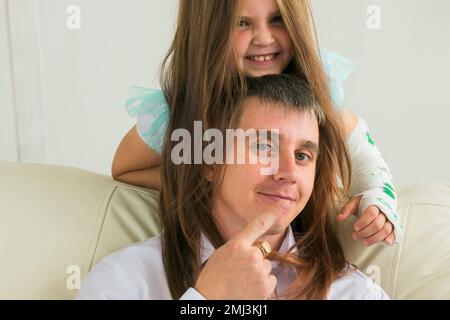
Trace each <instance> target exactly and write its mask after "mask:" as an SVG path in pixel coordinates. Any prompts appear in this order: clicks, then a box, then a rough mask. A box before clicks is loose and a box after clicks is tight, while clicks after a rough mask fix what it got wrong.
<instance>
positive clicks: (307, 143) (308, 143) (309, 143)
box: [302, 140, 319, 153]
mask: <svg viewBox="0 0 450 320" xmlns="http://www.w3.org/2000/svg"><path fill="white" fill-rule="evenodd" d="M302 148H305V149H310V150H311V151H313V152H315V153H317V152H318V151H319V146H318V145H317V143H315V142H313V141H311V140H306V141H304V142H303V143H302Z"/></svg>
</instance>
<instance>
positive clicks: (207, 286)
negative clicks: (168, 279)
mask: <svg viewBox="0 0 450 320" xmlns="http://www.w3.org/2000/svg"><path fill="white" fill-rule="evenodd" d="M275 219H276V217H275V216H274V214H271V213H268V214H262V215H260V216H258V217H256V219H255V220H253V221H252V222H250V223H249V224H248V225H247V226H246V227H245V228H244V229H243V230H242V231H241V232H240V233H239V234H237V235H236V236H234V237H233V238H232V239H231V240H229V241H228V242H227V243H226V244H225V245H223V246H222V247H220V248H219V249H217V250H216V251H215V252H214V254H213V255H212V256H211V257H210V258H209V259H208V262H207V263H206V265H205V267H204V268H203V270H202V272H201V273H200V275H199V277H198V279H197V282H196V284H195V289H196V290H197V291H198V292H199V293H200V294H201V295H202V296H203V297H205V298H206V299H208V300H265V299H268V298H269V297H270V295H271V294H272V293H273V291H274V290H275V286H276V283H277V279H276V278H275V276H273V275H271V274H270V273H271V271H272V264H271V262H270V261H269V260H267V259H265V258H264V256H263V254H262V252H261V250H260V249H258V248H257V247H255V246H253V242H254V241H255V240H258V238H260V237H261V236H263V235H264V234H265V233H266V232H267V230H269V229H270V228H271V227H272V225H273V223H274V221H275Z"/></svg>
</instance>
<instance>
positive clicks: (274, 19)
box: [234, 0, 294, 77]
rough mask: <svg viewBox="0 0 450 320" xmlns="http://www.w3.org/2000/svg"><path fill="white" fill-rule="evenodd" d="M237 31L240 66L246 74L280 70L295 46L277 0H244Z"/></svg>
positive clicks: (257, 74) (236, 43)
mask: <svg viewBox="0 0 450 320" xmlns="http://www.w3.org/2000/svg"><path fill="white" fill-rule="evenodd" d="M239 17H240V20H239V26H238V30H237V31H236V33H235V35H234V50H235V52H236V56H237V64H238V67H239V68H240V69H241V70H243V71H244V73H245V75H246V76H250V77H262V76H265V75H268V74H280V73H282V72H283V71H284V69H285V68H286V67H287V65H288V64H289V63H290V62H291V60H292V58H293V56H294V49H293V43H292V40H291V37H290V35H289V33H288V31H287V29H286V27H285V25H284V23H283V19H282V17H281V14H280V11H279V8H278V5H277V4H276V2H275V0H241V1H240V6H239Z"/></svg>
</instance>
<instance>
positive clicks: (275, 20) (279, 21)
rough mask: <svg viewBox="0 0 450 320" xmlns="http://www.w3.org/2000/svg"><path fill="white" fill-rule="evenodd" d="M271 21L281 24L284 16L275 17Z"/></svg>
mask: <svg viewBox="0 0 450 320" xmlns="http://www.w3.org/2000/svg"><path fill="white" fill-rule="evenodd" d="M271 22H272V23H278V24H281V23H283V17H282V16H276V17H273V18H272V20H271Z"/></svg>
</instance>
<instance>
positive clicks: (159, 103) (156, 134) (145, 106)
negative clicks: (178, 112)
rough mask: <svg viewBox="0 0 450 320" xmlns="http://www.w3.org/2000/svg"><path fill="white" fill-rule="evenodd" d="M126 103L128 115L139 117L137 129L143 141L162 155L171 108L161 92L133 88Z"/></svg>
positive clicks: (129, 91)
mask: <svg viewBox="0 0 450 320" xmlns="http://www.w3.org/2000/svg"><path fill="white" fill-rule="evenodd" d="M128 96H129V98H128V100H127V101H126V103H125V107H126V110H127V113H128V114H129V115H130V116H132V117H137V123H136V129H137V132H138V134H139V136H140V137H141V138H142V140H143V141H144V142H145V143H146V144H147V145H148V146H149V147H150V148H152V149H153V150H155V151H156V152H158V153H159V154H161V151H162V147H163V143H164V136H165V134H166V131H167V125H168V123H169V107H168V105H167V102H166V99H165V97H164V94H163V92H162V91H161V90H155V89H147V88H142V87H131V88H130V89H129V90H128Z"/></svg>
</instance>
